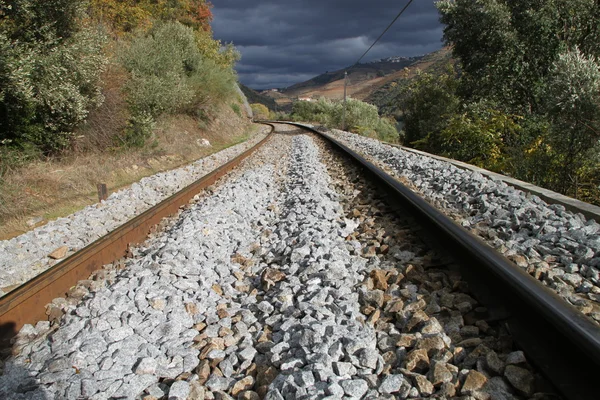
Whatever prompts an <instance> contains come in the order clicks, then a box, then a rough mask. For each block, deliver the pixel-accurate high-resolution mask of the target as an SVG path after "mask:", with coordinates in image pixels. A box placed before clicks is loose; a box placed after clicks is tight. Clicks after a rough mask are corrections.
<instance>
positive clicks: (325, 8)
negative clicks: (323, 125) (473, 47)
mask: <svg viewBox="0 0 600 400" xmlns="http://www.w3.org/2000/svg"><path fill="white" fill-rule="evenodd" d="M407 1H408V0H253V1H248V0H212V3H213V5H214V8H213V13H214V21H213V30H214V34H215V38H217V39H220V40H222V41H224V42H233V44H234V45H235V46H236V47H237V49H238V50H239V51H240V52H241V53H242V59H241V61H240V62H239V63H238V65H237V71H238V74H239V76H240V80H241V81H242V83H244V84H246V85H248V86H250V87H253V88H260V89H263V88H271V87H286V86H290V85H292V84H294V83H297V82H302V81H305V80H307V79H310V78H312V77H313V76H315V75H318V74H321V73H323V72H325V71H333V70H336V69H340V68H343V67H345V66H348V65H351V64H354V62H356V60H357V59H358V58H359V57H360V56H361V55H362V53H363V52H364V51H365V50H366V49H367V48H368V47H369V46H370V45H371V43H373V41H374V40H375V39H376V38H377V36H379V35H380V34H381V32H383V29H385V27H386V26H387V25H388V24H389V23H390V22H391V20H392V19H393V18H394V17H395V16H396V14H397V13H398V12H399V11H400V10H401V9H402V8H403V7H404V5H405V4H406V3H407ZM433 3H434V0H415V1H413V3H412V4H411V5H410V6H409V7H408V9H407V10H406V11H405V12H404V14H403V15H402V16H401V17H400V18H399V19H398V20H397V21H396V23H395V24H394V26H392V28H390V30H389V31H388V32H387V33H386V34H385V36H384V37H383V38H382V39H381V40H380V41H379V42H378V43H377V45H375V47H373V49H372V50H371V51H370V52H369V54H368V55H367V56H366V57H365V59H363V62H364V61H370V60H374V59H378V58H384V57H390V56H415V55H420V54H425V53H429V52H431V51H434V50H437V49H439V48H440V47H441V46H442V42H441V38H442V26H441V25H440V23H439V21H438V15H437V11H436V9H435V7H434V5H433Z"/></svg>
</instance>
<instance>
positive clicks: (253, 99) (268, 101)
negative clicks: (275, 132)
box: [240, 83, 280, 111]
mask: <svg viewBox="0 0 600 400" xmlns="http://www.w3.org/2000/svg"><path fill="white" fill-rule="evenodd" d="M240 89H242V92H243V93H244V95H245V96H246V98H247V99H248V103H250V104H253V103H260V104H262V105H264V106H266V107H267V108H268V109H269V110H271V111H279V109H280V107H279V106H278V105H277V103H276V102H275V100H273V99H272V98H271V97H267V96H265V95H263V94H260V93H258V92H257V91H256V90H254V89H250V88H249V87H248V86H244V85H242V84H241V83H240Z"/></svg>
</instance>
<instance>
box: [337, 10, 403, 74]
mask: <svg viewBox="0 0 600 400" xmlns="http://www.w3.org/2000/svg"><path fill="white" fill-rule="evenodd" d="M413 1H414V0H409V1H408V3H406V5H405V6H404V8H402V10H400V12H399V13H398V15H396V18H394V20H393V21H392V22H390V24H389V25H388V26H387V28H385V30H384V31H383V32H381V35H379V37H378V38H377V39H375V41H374V42H373V44H372V45H371V46H370V47H369V48H368V49H367V51H365V52H364V53H363V55H362V56H360V58H359V59H358V60H357V61H356V62H355V63H354V64H352V66H351V67H350V68H348V69H352V68H354V67H355V66H356V65H357V64H358V63H359V62H360V60H362V59H363V57H364V56H366V55H367V53H368V52H369V51H370V50H371V49H372V48H373V46H375V45H376V44H377V42H379V39H381V38H382V37H383V35H385V33H386V32H387V31H388V30H389V29H390V28H391V27H392V25H394V23H395V22H396V21H397V20H398V18H400V16H401V15H402V14H404V11H406V9H407V8H408V6H410V4H411V3H412V2H413Z"/></svg>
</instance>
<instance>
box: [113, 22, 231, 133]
mask: <svg viewBox="0 0 600 400" xmlns="http://www.w3.org/2000/svg"><path fill="white" fill-rule="evenodd" d="M119 59H120V61H121V62H122V64H123V66H124V67H125V68H126V69H127V71H129V72H130V74H131V77H130V79H129V81H128V82H127V83H126V85H125V91H126V93H127V95H128V102H129V104H130V107H131V110H132V113H133V114H134V115H142V114H147V115H149V116H151V117H153V118H156V117H158V116H159V115H161V114H173V113H177V112H185V113H188V114H191V115H194V114H196V113H197V112H198V109H199V108H203V107H208V106H209V103H220V102H222V101H224V100H225V99H227V98H229V97H230V96H232V95H233V93H234V84H235V79H236V77H235V74H234V73H233V71H232V70H231V69H230V68H226V67H222V66H220V65H218V64H217V63H215V62H214V61H213V60H211V59H208V58H205V57H204V56H203V54H202V52H201V50H200V49H199V48H198V46H197V42H196V38H195V35H194V30H193V29H192V28H189V27H186V26H184V25H182V24H180V23H179V22H168V23H164V24H161V25H156V26H155V27H153V28H152V29H151V30H150V32H149V33H148V35H140V36H138V37H136V38H134V39H133V40H132V41H131V43H130V44H129V45H128V46H127V47H126V48H124V49H122V51H121V54H120V57H119ZM133 123H134V124H135V121H133Z"/></svg>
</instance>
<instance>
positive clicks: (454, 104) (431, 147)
mask: <svg viewBox="0 0 600 400" xmlns="http://www.w3.org/2000/svg"><path fill="white" fill-rule="evenodd" d="M455 75H456V73H455V71H454V69H453V67H452V66H450V65H448V66H447V70H446V73H444V74H442V75H439V76H436V75H432V74H428V73H423V72H420V71H419V72H418V73H417V76H416V77H415V79H414V80H412V81H411V82H410V83H409V84H408V85H407V86H405V87H403V88H401V89H400V96H399V108H400V110H401V111H402V121H403V122H404V134H405V142H406V143H408V144H413V145H416V146H417V147H420V148H422V149H423V150H426V151H433V152H439V151H440V150H441V149H440V147H439V145H438V143H439V140H438V137H439V135H440V133H441V131H442V130H443V129H444V128H445V126H446V124H447V121H448V118H450V117H451V116H452V115H453V114H454V113H455V112H456V111H457V109H458V106H459V104H460V102H459V98H458V97H457V95H456V88H457V86H458V82H459V81H458V80H457V79H456V76H455ZM426 138H428V140H427V141H423V139H426ZM419 141H420V142H419Z"/></svg>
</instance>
